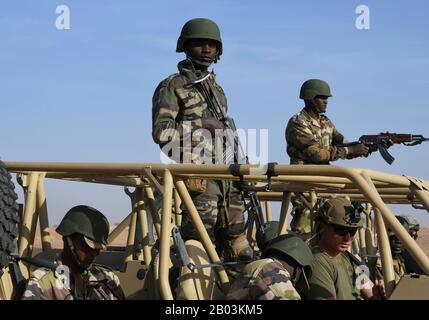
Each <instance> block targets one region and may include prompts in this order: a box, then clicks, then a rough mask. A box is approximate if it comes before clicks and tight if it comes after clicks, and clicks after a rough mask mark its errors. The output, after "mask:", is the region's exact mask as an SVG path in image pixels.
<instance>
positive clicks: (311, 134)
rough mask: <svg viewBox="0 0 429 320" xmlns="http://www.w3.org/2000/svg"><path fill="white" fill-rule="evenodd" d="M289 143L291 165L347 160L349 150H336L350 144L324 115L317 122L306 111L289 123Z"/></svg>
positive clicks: (303, 110) (287, 132)
mask: <svg viewBox="0 0 429 320" xmlns="http://www.w3.org/2000/svg"><path fill="white" fill-rule="evenodd" d="M286 141H287V153H288V155H289V157H290V163H291V164H329V161H334V160H337V159H345V158H346V156H347V149H346V148H343V147H335V145H336V144H342V143H347V140H346V139H344V136H343V135H342V134H341V133H339V132H338V130H337V129H336V128H335V126H334V124H333V123H332V121H331V120H329V118H328V117H327V116H325V115H323V114H321V115H320V116H319V121H317V120H316V119H313V118H311V117H310V114H309V113H308V111H307V110H306V108H303V109H302V110H301V111H300V112H298V113H297V114H295V115H294V116H293V117H292V118H291V119H290V120H289V123H288V125H287V127H286Z"/></svg>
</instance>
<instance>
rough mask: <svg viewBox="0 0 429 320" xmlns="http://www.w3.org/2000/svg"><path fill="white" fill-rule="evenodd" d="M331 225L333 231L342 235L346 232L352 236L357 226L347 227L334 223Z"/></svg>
mask: <svg viewBox="0 0 429 320" xmlns="http://www.w3.org/2000/svg"><path fill="white" fill-rule="evenodd" d="M332 227H333V229H334V232H335V233H336V234H337V235H339V236H342V237H344V236H346V235H347V234H350V236H351V237H353V236H354V235H355V234H356V232H357V228H348V227H342V226H336V225H333V226H332Z"/></svg>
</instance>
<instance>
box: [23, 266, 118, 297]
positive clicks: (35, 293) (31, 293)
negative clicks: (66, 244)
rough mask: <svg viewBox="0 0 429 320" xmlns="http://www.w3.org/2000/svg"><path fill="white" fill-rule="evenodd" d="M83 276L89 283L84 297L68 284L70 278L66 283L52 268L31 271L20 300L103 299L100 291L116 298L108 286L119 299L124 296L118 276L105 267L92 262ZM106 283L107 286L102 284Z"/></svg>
mask: <svg viewBox="0 0 429 320" xmlns="http://www.w3.org/2000/svg"><path fill="white" fill-rule="evenodd" d="M83 277H84V278H85V279H87V281H86V283H89V286H86V288H87V289H88V294H87V296H86V298H85V297H83V296H82V293H80V292H79V290H74V288H73V287H74V286H73V285H70V284H71V283H72V282H73V281H72V280H70V283H68V282H66V281H65V280H64V277H60V276H58V275H57V274H56V273H54V272H53V271H52V270H50V269H46V268H39V269H37V270H35V271H34V272H33V273H32V275H31V277H30V279H29V281H28V283H27V287H26V289H25V292H24V294H23V297H22V300H83V299H86V300H104V299H105V297H103V295H102V294H101V293H100V292H102V293H103V294H104V295H105V296H106V297H108V299H109V300H116V297H115V295H114V294H113V293H112V291H111V290H109V288H112V290H114V292H115V294H116V295H117V296H118V297H119V298H120V299H123V298H124V294H123V292H122V289H121V287H120V284H119V279H118V277H117V276H116V275H115V274H114V273H113V271H111V270H109V269H107V268H106V267H104V266H101V265H97V264H94V265H92V267H91V269H90V270H89V271H86V272H85V273H84V275H83ZM106 283H107V286H108V287H106V286H104V285H102V284H106ZM89 287H92V289H89Z"/></svg>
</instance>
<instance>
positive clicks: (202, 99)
mask: <svg viewBox="0 0 429 320" xmlns="http://www.w3.org/2000/svg"><path fill="white" fill-rule="evenodd" d="M178 69H179V73H175V74H172V75H170V76H169V77H168V78H166V79H165V80H163V81H162V82H161V83H160V84H159V85H158V87H157V88H156V90H155V93H154V95H153V98H152V138H153V140H154V141H155V143H157V144H158V145H159V146H160V147H161V148H162V147H163V146H165V145H166V144H169V145H170V146H172V148H171V149H172V150H169V152H168V154H167V155H168V156H169V157H170V158H172V159H173V160H175V161H176V162H188V163H189V162H193V163H202V162H204V161H202V160H201V158H200V156H199V155H197V153H196V152H191V150H190V149H191V148H192V149H194V148H195V147H197V146H198V148H205V149H204V152H205V157H206V159H209V161H213V156H214V155H213V145H214V144H213V142H214V141H213V139H204V136H203V134H202V133H201V130H199V131H198V129H202V128H204V127H203V123H202V119H205V118H213V117H214V115H213V113H212V112H211V110H210V108H209V105H208V103H207V96H206V95H205V94H204V92H203V89H202V85H201V84H198V85H197V84H194V85H189V84H188V82H189V81H192V80H195V79H198V78H200V77H201V76H203V73H202V72H201V71H199V70H195V69H194V68H193V66H192V63H191V62H190V60H188V59H186V60H183V61H181V62H179V64H178ZM210 77H211V81H212V83H213V86H214V88H215V90H216V91H217V93H216V95H217V97H218V99H219V101H220V103H221V105H222V106H223V107H224V112H225V113H226V112H227V101H226V96H225V94H224V92H223V90H222V88H221V87H220V86H219V85H218V84H217V83H216V81H215V75H214V74H213V73H211V75H210ZM211 99H214V98H213V96H211ZM210 137H211V136H210ZM185 141H186V142H185ZM175 151H176V152H175ZM194 151H195V150H194Z"/></svg>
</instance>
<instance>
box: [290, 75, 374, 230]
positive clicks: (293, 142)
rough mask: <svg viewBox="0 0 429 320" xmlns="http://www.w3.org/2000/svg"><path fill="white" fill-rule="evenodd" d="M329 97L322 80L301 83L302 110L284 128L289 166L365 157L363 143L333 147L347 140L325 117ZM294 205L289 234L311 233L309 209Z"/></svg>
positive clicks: (298, 203) (366, 150) (329, 90)
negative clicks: (303, 104) (290, 232)
mask: <svg viewBox="0 0 429 320" xmlns="http://www.w3.org/2000/svg"><path fill="white" fill-rule="evenodd" d="M331 96H332V95H331V89H330V88H329V85H328V83H326V82H325V81H323V80H319V79H310V80H307V81H305V82H304V83H303V84H302V86H301V91H300V94H299V98H300V99H303V100H304V103H305V107H304V108H303V109H302V110H301V111H300V112H298V113H297V114H295V115H294V116H293V117H292V118H291V119H290V120H289V122H288V124H287V127H286V142H287V153H288V155H289V157H290V163H291V164H329V163H330V161H335V160H338V159H346V158H347V159H352V158H356V157H361V156H367V155H368V152H369V148H368V147H367V146H365V145H364V144H356V145H353V146H350V147H337V146H336V145H338V144H343V143H347V140H346V139H345V138H344V136H343V135H342V134H341V133H339V132H338V130H337V129H336V128H335V126H334V124H333V123H332V121H331V120H330V119H329V118H328V117H327V116H326V115H325V112H326V108H327V106H328V98H329V97H331ZM293 204H294V214H293V219H292V221H291V229H292V231H294V232H297V233H300V234H308V233H310V231H311V227H310V210H309V209H307V208H306V207H304V206H303V204H301V203H300V202H298V201H297V200H296V199H294V200H293Z"/></svg>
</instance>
